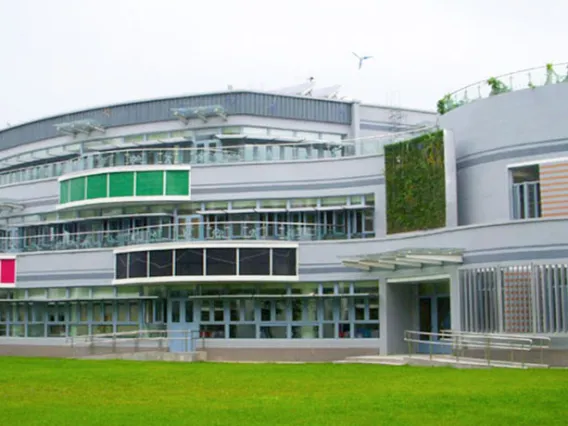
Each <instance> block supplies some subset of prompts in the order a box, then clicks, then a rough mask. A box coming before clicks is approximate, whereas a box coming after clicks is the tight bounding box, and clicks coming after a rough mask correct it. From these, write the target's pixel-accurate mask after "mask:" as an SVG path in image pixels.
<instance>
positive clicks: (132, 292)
mask: <svg viewBox="0 0 568 426" xmlns="http://www.w3.org/2000/svg"><path fill="white" fill-rule="evenodd" d="M116 292H117V295H118V296H119V297H127V296H130V297H138V296H140V287H138V286H137V285H125V286H118V287H117V288H116Z"/></svg>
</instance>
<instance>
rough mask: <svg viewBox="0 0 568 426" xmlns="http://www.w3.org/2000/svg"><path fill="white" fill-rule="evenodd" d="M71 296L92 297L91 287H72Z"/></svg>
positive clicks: (77, 297)
mask: <svg viewBox="0 0 568 426" xmlns="http://www.w3.org/2000/svg"><path fill="white" fill-rule="evenodd" d="M69 297H70V298H71V299H88V298H89V297H91V289H90V288H89V287H72V288H70V289H69Z"/></svg>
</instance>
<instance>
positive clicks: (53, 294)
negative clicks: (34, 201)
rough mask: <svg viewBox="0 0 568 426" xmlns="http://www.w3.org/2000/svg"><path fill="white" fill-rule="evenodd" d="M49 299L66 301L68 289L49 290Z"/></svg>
mask: <svg viewBox="0 0 568 426" xmlns="http://www.w3.org/2000/svg"><path fill="white" fill-rule="evenodd" d="M47 297H48V298H49V299H65V298H66V297H67V289H66V288H49V289H47Z"/></svg>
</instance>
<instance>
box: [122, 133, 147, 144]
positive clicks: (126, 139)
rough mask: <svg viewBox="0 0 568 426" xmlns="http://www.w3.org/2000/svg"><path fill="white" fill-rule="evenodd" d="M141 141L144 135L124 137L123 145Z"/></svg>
mask: <svg viewBox="0 0 568 426" xmlns="http://www.w3.org/2000/svg"><path fill="white" fill-rule="evenodd" d="M143 140H144V135H130V136H125V137H124V142H125V143H131V142H142V141H143Z"/></svg>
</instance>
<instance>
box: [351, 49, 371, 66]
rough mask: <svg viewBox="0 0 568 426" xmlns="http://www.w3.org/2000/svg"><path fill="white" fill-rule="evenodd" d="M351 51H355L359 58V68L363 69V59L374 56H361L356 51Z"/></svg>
mask: <svg viewBox="0 0 568 426" xmlns="http://www.w3.org/2000/svg"><path fill="white" fill-rule="evenodd" d="M351 53H353V54H354V55H355V57H356V58H357V59H359V69H361V67H362V66H363V61H365V60H367V59H371V58H372V56H359V55H357V54H356V53H355V52H351Z"/></svg>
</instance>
